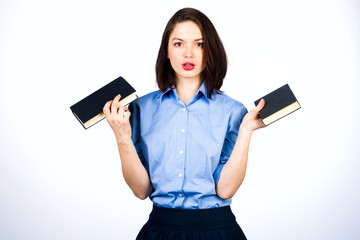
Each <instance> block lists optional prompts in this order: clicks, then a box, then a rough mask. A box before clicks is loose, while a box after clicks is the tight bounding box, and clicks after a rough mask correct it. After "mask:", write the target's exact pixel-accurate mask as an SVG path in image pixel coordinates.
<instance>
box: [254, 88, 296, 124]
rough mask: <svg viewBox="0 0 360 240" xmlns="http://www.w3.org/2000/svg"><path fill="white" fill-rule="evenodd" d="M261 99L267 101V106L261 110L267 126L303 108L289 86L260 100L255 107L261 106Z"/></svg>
mask: <svg viewBox="0 0 360 240" xmlns="http://www.w3.org/2000/svg"><path fill="white" fill-rule="evenodd" d="M261 99H264V100H265V106H264V107H263V109H261V110H260V112H259V115H260V118H261V120H262V121H263V123H264V124H265V125H269V124H271V123H273V122H275V121H277V120H279V119H280V118H283V117H285V116H286V115H288V114H290V113H292V112H294V111H296V110H298V109H300V108H301V106H300V104H299V102H298V101H297V99H296V97H295V95H294V93H293V92H292V91H291V89H290V87H289V85H288V84H285V85H284V86H282V87H280V88H278V89H276V90H275V91H273V92H271V93H269V94H267V95H265V96H264V97H262V98H259V99H258V100H256V101H255V102H254V103H255V106H257V105H258V104H259V102H260V100H261Z"/></svg>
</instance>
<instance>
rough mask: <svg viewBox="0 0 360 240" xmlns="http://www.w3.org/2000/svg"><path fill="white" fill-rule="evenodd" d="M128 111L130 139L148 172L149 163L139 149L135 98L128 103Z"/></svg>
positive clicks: (138, 118)
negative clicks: (129, 113)
mask: <svg viewBox="0 0 360 240" xmlns="http://www.w3.org/2000/svg"><path fill="white" fill-rule="evenodd" d="M129 111H130V112H131V115H130V125H131V140H132V142H133V144H134V146H135V149H136V152H137V154H138V156H139V158H140V161H141V163H142V164H143V165H144V167H145V168H146V170H147V171H148V172H149V164H148V162H147V161H146V159H145V157H144V154H143V151H142V149H141V125H140V121H141V119H140V106H139V105H138V104H137V101H136V100H135V101H133V102H131V103H130V104H129Z"/></svg>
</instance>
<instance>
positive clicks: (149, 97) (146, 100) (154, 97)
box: [133, 90, 162, 106]
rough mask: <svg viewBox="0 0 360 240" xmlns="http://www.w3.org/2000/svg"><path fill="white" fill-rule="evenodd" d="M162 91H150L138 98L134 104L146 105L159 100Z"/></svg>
mask: <svg viewBox="0 0 360 240" xmlns="http://www.w3.org/2000/svg"><path fill="white" fill-rule="evenodd" d="M161 95H162V93H161V92H160V91H159V90H156V91H153V92H149V93H147V94H145V95H143V96H141V97H139V98H137V99H136V100H135V101H134V102H133V104H136V105H139V106H145V105H148V104H153V103H155V102H157V101H158V100H159V99H160V97H161Z"/></svg>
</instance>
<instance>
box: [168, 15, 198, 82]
mask: <svg viewBox="0 0 360 240" xmlns="http://www.w3.org/2000/svg"><path fill="white" fill-rule="evenodd" d="M203 55H204V50H203V36H202V34H201V31H200V28H199V27H198V26H197V25H196V24H195V23H194V22H192V21H186V22H182V23H177V24H176V25H175V27H174V30H173V31H172V33H171V35H170V38H169V46H168V58H169V59H170V63H171V66H172V68H173V69H174V71H175V75H176V81H181V80H184V79H187V80H196V81H200V77H201V72H202V71H203V70H204V66H203Z"/></svg>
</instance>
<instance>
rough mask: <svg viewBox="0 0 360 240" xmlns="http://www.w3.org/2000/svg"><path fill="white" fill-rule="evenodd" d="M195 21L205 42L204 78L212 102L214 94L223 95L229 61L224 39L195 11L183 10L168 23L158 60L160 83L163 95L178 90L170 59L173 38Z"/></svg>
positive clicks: (157, 67)
mask: <svg viewBox="0 0 360 240" xmlns="http://www.w3.org/2000/svg"><path fill="white" fill-rule="evenodd" d="M186 21H192V22H194V23H195V24H196V25H198V27H199V29H200V31H201V34H202V36H203V38H204V40H203V50H204V55H203V63H204V66H205V67H204V70H203V71H202V74H201V77H202V80H203V81H205V87H206V89H207V91H208V96H207V97H208V98H211V95H212V93H214V92H217V93H218V92H220V88H221V86H222V84H223V80H224V78H225V75H226V71H227V57H226V53H225V49H224V46H223V44H222V42H221V40H220V37H219V35H218V33H217V31H216V29H215V27H214V25H213V24H212V22H211V21H210V19H209V18H208V17H207V16H206V15H205V14H203V13H202V12H200V11H199V10H196V9H193V8H183V9H180V10H179V11H177V12H176V13H175V14H174V15H173V16H172V17H171V18H170V20H169V22H168V23H167V25H166V27H165V30H164V33H163V36H162V40H161V45H160V49H159V53H158V57H157V60H156V81H157V84H158V86H159V89H160V91H161V92H164V91H166V90H167V89H168V88H170V87H173V86H176V79H175V72H174V70H173V68H172V67H171V64H170V60H169V59H168V45H169V38H170V35H171V33H172V31H173V30H174V28H175V25H176V24H177V23H181V22H186Z"/></svg>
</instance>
